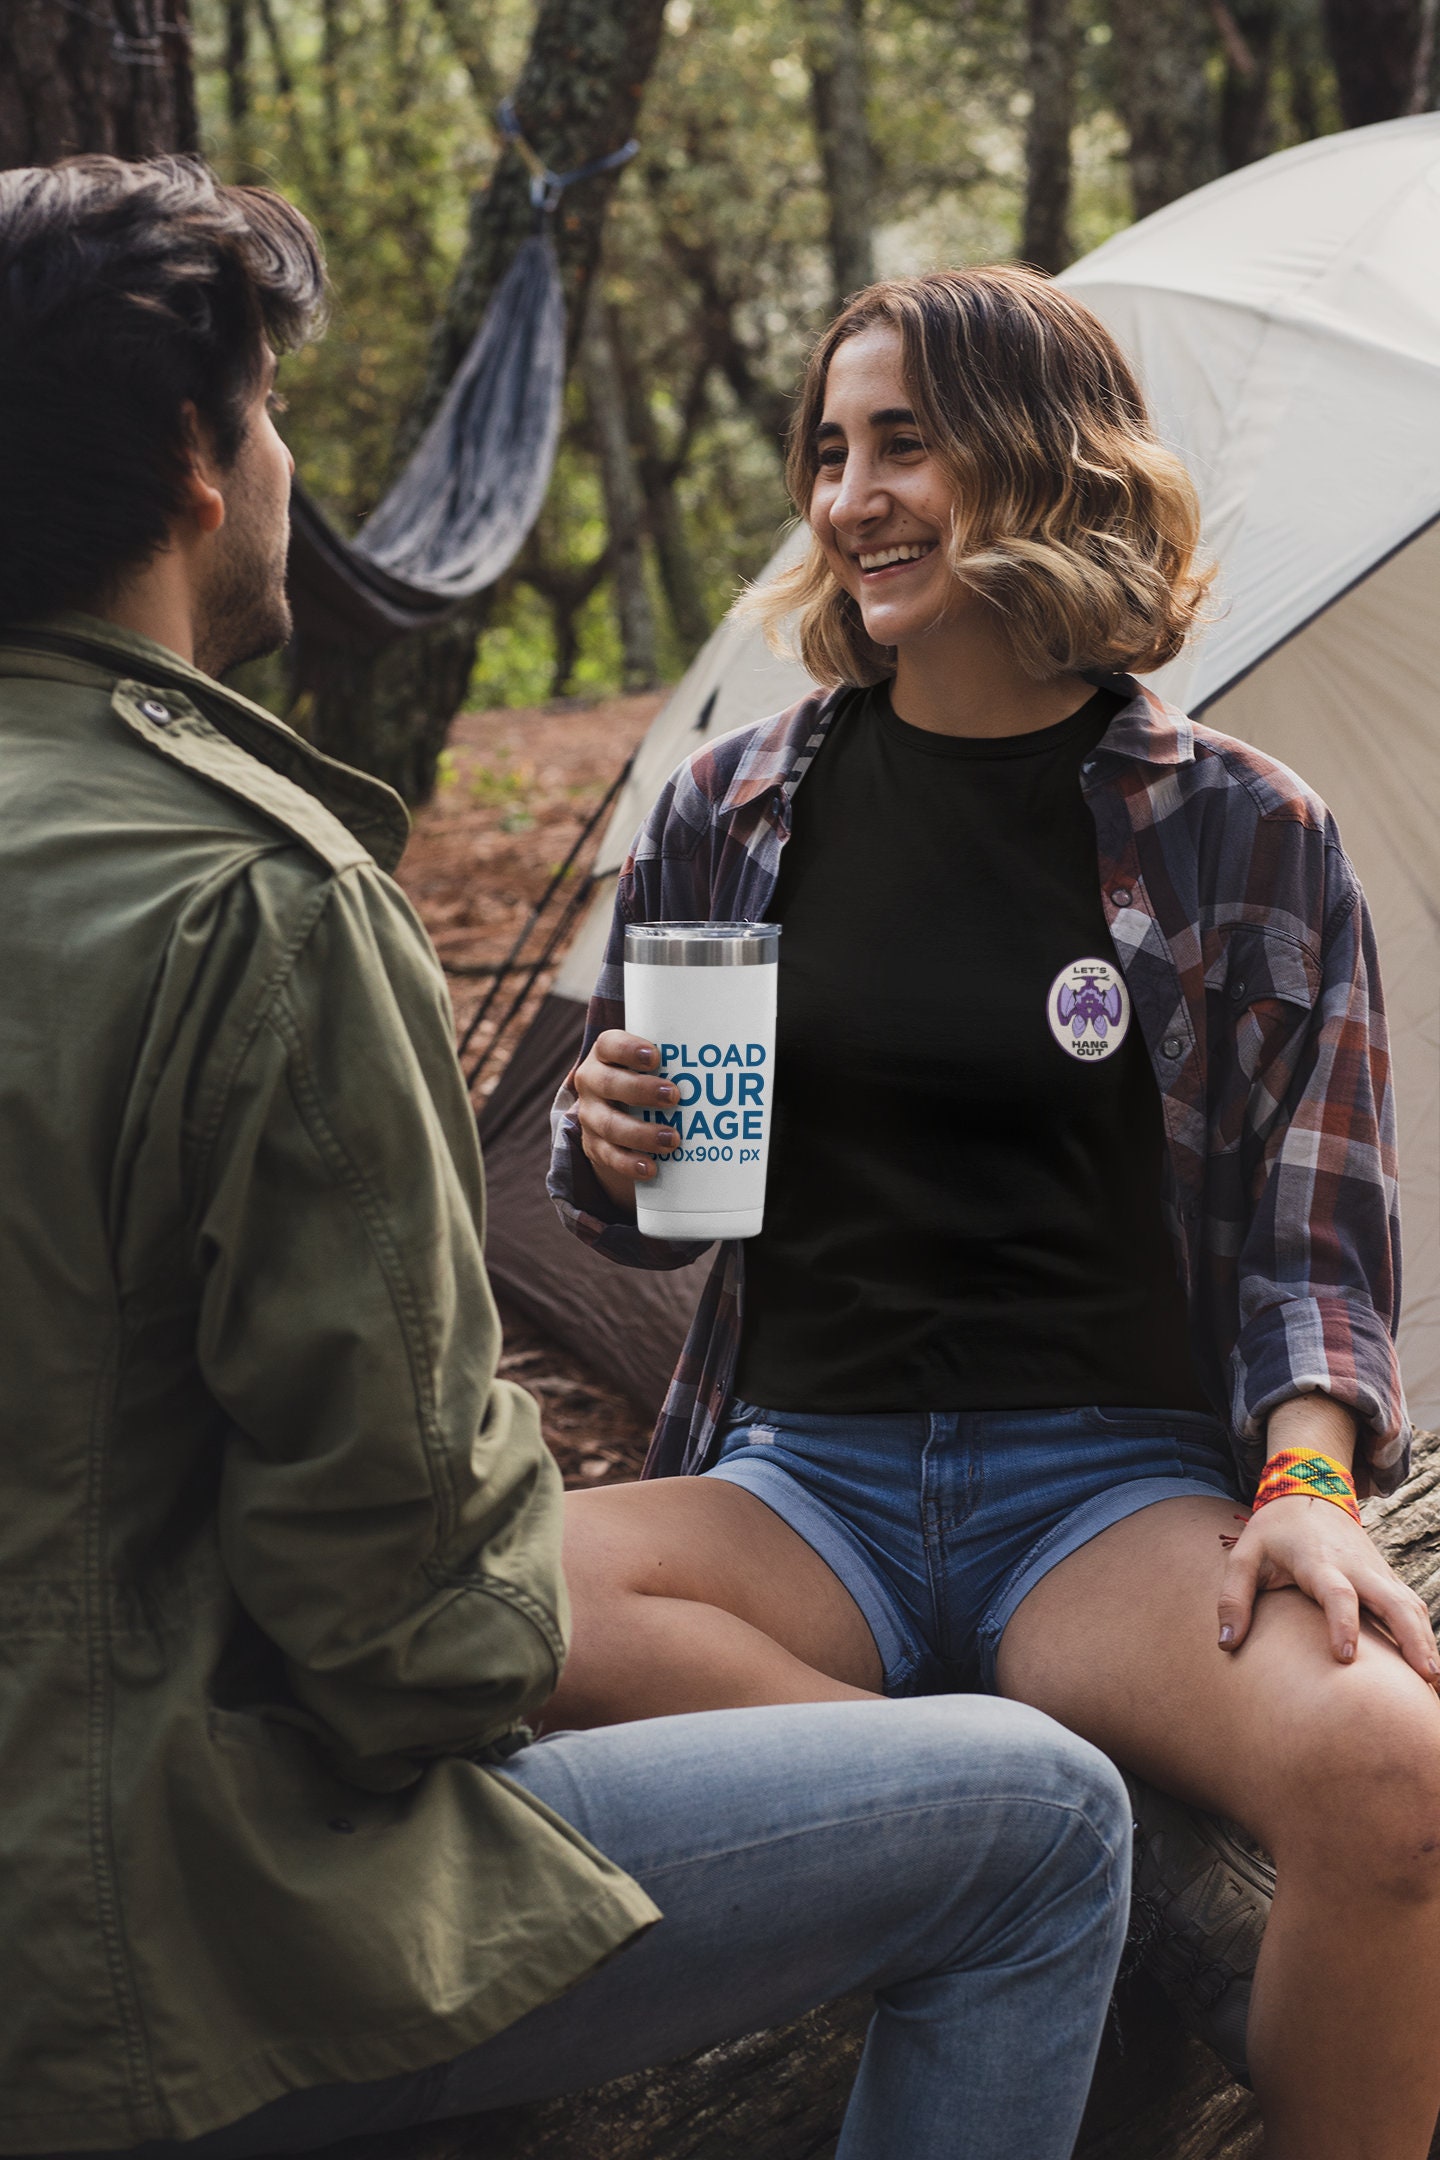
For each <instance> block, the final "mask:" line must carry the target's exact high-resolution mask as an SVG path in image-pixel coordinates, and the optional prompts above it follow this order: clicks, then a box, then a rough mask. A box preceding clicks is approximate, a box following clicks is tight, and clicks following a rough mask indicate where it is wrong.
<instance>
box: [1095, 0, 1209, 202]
mask: <svg viewBox="0 0 1440 2160" xmlns="http://www.w3.org/2000/svg"><path fill="white" fill-rule="evenodd" d="M1110 24H1111V29H1112V32H1113V34H1114V44H1115V68H1116V82H1117V102H1118V105H1119V109H1120V117H1121V119H1122V120H1123V121H1124V123H1125V126H1126V128H1127V129H1128V131H1129V135H1130V191H1131V195H1132V197H1133V199H1134V207H1135V215H1136V217H1137V218H1142V217H1148V216H1149V215H1150V213H1151V211H1152V210H1160V209H1163V207H1164V205H1165V204H1166V203H1168V202H1174V201H1175V199H1176V197H1177V196H1180V195H1188V194H1189V193H1190V191H1191V189H1192V188H1197V187H1203V186H1204V184H1205V182H1206V181H1207V180H1213V179H1214V178H1215V175H1216V173H1217V172H1218V171H1219V168H1220V146H1219V133H1218V128H1217V125H1216V114H1215V111H1214V106H1213V100H1212V98H1211V94H1210V83H1209V77H1208V73H1207V66H1208V62H1209V58H1210V52H1211V47H1212V44H1213V41H1214V27H1213V23H1212V19H1211V16H1210V13H1209V10H1208V9H1207V8H1205V7H1203V6H1201V5H1200V4H1199V0H1110Z"/></svg>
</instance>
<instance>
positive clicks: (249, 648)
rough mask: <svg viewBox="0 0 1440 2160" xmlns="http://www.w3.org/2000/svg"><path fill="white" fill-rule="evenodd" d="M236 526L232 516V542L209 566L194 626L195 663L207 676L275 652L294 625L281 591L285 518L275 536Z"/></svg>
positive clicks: (286, 536) (238, 523)
mask: <svg viewBox="0 0 1440 2160" xmlns="http://www.w3.org/2000/svg"><path fill="white" fill-rule="evenodd" d="M236 507H237V508H238V507H239V505H237V506H236ZM242 526H243V519H242V518H237V519H236V520H235V526H234V531H235V539H234V544H233V547H232V549H231V550H230V551H229V553H228V554H227V555H226V556H225V557H224V558H223V559H222V560H221V561H220V562H218V563H217V564H216V566H215V576H214V582H213V584H212V585H211V586H210V588H209V589H208V590H207V592H206V593H205V596H204V601H203V605H202V606H201V608H200V610H199V620H198V621H197V623H196V625H195V665H196V666H197V667H198V668H201V669H203V671H204V672H205V674H207V675H215V676H220V675H228V674H229V673H230V671H231V669H232V668H237V667H243V666H244V664H245V662H246V661H247V660H263V659H265V658H266V657H267V656H268V655H269V654H270V653H273V652H279V650H280V648H281V646H282V645H287V644H288V643H289V641H290V633H291V630H292V629H293V628H294V623H293V619H292V617H291V613H290V600H289V596H288V594H287V593H286V590H285V564H286V556H287V554H288V550H289V520H288V519H287V520H286V521H285V523H284V525H283V526H282V527H281V530H280V532H279V534H278V536H277V535H276V534H275V533H274V532H273V531H272V532H267V533H265V534H263V535H260V534H256V533H253V532H246V531H244V530H243V529H242Z"/></svg>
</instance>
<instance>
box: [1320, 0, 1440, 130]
mask: <svg viewBox="0 0 1440 2160" xmlns="http://www.w3.org/2000/svg"><path fill="white" fill-rule="evenodd" d="M1423 30H1424V7H1423V0H1325V35H1326V38H1327V39H1328V41H1329V46H1330V57H1331V59H1332V60H1333V61H1334V63H1335V79H1336V82H1337V84H1338V85H1339V90H1340V114H1341V118H1342V119H1343V120H1344V122H1345V125H1346V127H1368V126H1369V125H1370V123H1371V122H1372V121H1374V120H1398V119H1399V118H1400V116H1401V114H1402V113H1408V112H1411V111H1413V110H1414V109H1415V108H1416V87H1417V83H1416V77H1417V73H1418V71H1419V66H1420V62H1421V57H1422V56H1421V50H1420V48H1421V43H1422V35H1423ZM1426 87H1428V85H1427V86H1426Z"/></svg>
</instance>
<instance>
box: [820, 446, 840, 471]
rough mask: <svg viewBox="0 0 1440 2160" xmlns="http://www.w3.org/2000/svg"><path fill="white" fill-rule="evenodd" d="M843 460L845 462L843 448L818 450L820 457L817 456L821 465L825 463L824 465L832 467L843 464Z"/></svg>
mask: <svg viewBox="0 0 1440 2160" xmlns="http://www.w3.org/2000/svg"><path fill="white" fill-rule="evenodd" d="M844 462H845V452H844V451H843V450H840V449H835V450H822V451H821V452H820V457H819V463H820V464H821V465H825V466H832V467H833V466H836V465H843V464H844Z"/></svg>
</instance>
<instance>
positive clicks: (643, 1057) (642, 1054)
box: [635, 1050, 655, 1065]
mask: <svg viewBox="0 0 1440 2160" xmlns="http://www.w3.org/2000/svg"><path fill="white" fill-rule="evenodd" d="M635 1055H636V1057H637V1058H638V1059H639V1060H640V1063H641V1064H642V1065H648V1064H649V1063H650V1060H651V1058H653V1057H654V1055H655V1053H654V1051H653V1050H637V1051H636V1053H635Z"/></svg>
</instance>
